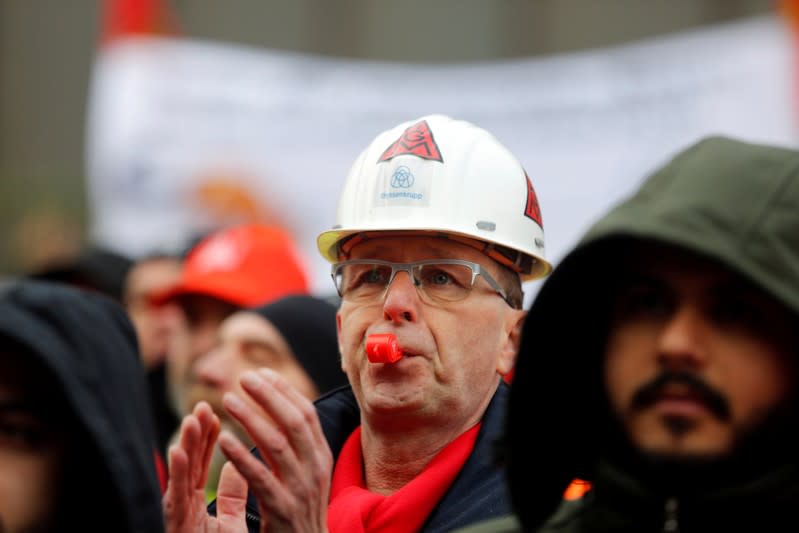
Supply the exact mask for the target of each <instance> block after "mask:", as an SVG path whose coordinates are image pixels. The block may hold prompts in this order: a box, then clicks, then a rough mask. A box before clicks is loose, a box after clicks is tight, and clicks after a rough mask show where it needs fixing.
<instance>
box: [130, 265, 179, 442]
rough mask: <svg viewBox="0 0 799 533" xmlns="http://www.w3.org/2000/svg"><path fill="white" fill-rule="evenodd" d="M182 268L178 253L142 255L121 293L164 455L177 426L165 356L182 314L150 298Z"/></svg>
mask: <svg viewBox="0 0 799 533" xmlns="http://www.w3.org/2000/svg"><path fill="white" fill-rule="evenodd" d="M181 268H182V260H181V258H180V257H179V256H177V255H170V254H166V253H155V254H150V255H147V256H145V257H142V258H141V259H138V260H136V261H135V262H134V263H133V265H132V266H131V267H130V269H129V270H128V272H127V275H126V276H125V282H124V285H123V293H122V302H123V304H124V305H125V309H126V311H127V312H128V316H129V317H130V319H131V321H132V322H133V326H134V327H135V328H136V334H137V336H138V339H139V354H140V356H141V361H142V364H143V365H144V370H145V372H146V376H147V385H148V388H149V391H150V404H151V407H152V410H153V419H154V424H155V432H156V438H157V439H158V447H159V450H160V452H161V454H162V455H163V456H164V457H166V451H167V445H168V443H169V439H170V437H171V436H172V433H174V431H175V429H176V428H177V427H178V426H179V425H180V419H179V418H178V417H177V415H176V414H175V412H174V410H173V409H172V408H171V406H170V405H169V400H168V397H167V386H166V356H167V348H168V344H169V339H170V336H171V334H172V332H173V330H174V329H175V327H177V323H178V322H177V321H179V320H180V318H181V317H180V309H179V308H178V307H177V305H176V304H175V303H174V302H164V303H161V304H160V305H156V304H155V303H154V302H153V298H154V297H155V296H156V295H158V294H161V293H163V292H164V291H165V290H167V289H169V288H171V287H173V286H174V285H175V284H176V283H178V281H179V280H180V275H181Z"/></svg>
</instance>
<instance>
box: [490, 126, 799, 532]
mask: <svg viewBox="0 0 799 533" xmlns="http://www.w3.org/2000/svg"><path fill="white" fill-rule="evenodd" d="M641 240H645V241H654V242H660V243H664V244H669V245H672V246H677V247H680V248H683V249H686V250H688V251H690V252H693V253H696V254H699V255H703V256H706V257H709V258H712V259H714V260H716V261H718V262H720V263H722V264H724V265H725V266H727V267H728V268H730V269H731V270H732V271H734V272H737V273H738V274H740V275H742V276H743V277H745V278H747V279H749V280H750V281H751V282H753V283H754V284H755V285H756V286H759V287H760V288H762V289H763V290H764V291H765V292H767V293H769V294H771V295H773V296H774V297H775V298H777V299H778V300H779V301H781V302H782V303H784V304H785V305H786V306H787V308H788V309H789V310H791V311H793V312H794V313H795V314H796V315H797V316H799V277H797V272H799V152H797V151H794V150H789V149H784V148H777V147H769V146H762V145H756V144H750V143H746V142H741V141H737V140H734V139H730V138H725V137H709V138H706V139H703V140H701V141H699V142H698V143H696V144H694V145H693V146H691V147H689V148H688V149H686V150H684V151H683V152H681V153H679V154H678V155H677V156H676V157H674V159H672V160H671V161H670V162H669V163H668V164H666V165H665V166H663V167H662V168H661V169H659V170H657V171H656V172H655V173H654V174H653V175H651V176H650V177H649V178H648V179H647V180H646V181H645V182H644V184H643V185H642V186H641V188H640V189H639V190H638V191H637V192H636V193H634V194H633V195H632V196H631V197H630V198H628V199H627V200H625V201H623V202H621V203H620V204H619V205H617V206H616V207H615V208H614V209H612V210H611V211H610V212H609V213H608V214H606V215H605V216H604V217H603V218H601V219H600V220H599V221H597V222H596V223H595V224H594V225H593V226H592V227H591V228H590V229H589V230H588V232H587V233H586V235H585V236H584V238H583V239H582V240H581V241H580V242H579V243H578V244H577V246H576V247H575V248H574V249H573V250H572V252H571V253H569V254H568V255H567V256H566V257H565V258H564V259H563V260H562V261H561V262H560V264H559V265H558V266H557V268H556V269H555V270H554V271H553V273H552V274H551V275H550V276H549V278H548V279H547V280H546V281H545V282H544V284H543V285H542V287H541V289H540V291H539V293H538V295H537V296H536V299H535V301H534V302H533V305H532V307H531V309H530V312H529V313H528V315H527V318H526V320H525V325H524V329H523V332H522V340H521V346H520V350H519V358H518V362H517V367H516V372H515V375H514V383H513V387H512V391H511V398H510V402H509V409H508V420H507V423H508V425H507V432H506V437H505V438H506V446H507V449H506V453H507V457H506V459H507V463H508V464H507V467H508V472H509V482H510V484H511V491H512V494H513V500H514V507H515V509H516V511H517V512H518V513H519V516H520V518H521V520H522V522H523V523H524V524H525V527H527V528H531V527H534V526H535V525H536V524H537V523H539V522H540V521H541V520H542V519H543V518H545V517H546V516H548V515H549V514H551V512H552V511H554V509H555V507H556V506H557V505H558V503H559V502H560V499H561V495H562V494H563V490H564V489H565V488H566V487H567V486H568V484H569V482H570V481H571V480H572V479H574V478H581V479H585V480H591V479H592V476H593V469H594V467H595V465H596V462H597V458H598V446H597V443H598V442H600V441H601V440H602V436H603V432H605V431H607V429H608V428H607V427H606V424H605V421H606V420H607V419H608V418H607V416H606V405H605V402H604V394H603V392H602V389H603V387H602V382H601V376H602V368H601V350H602V347H603V346H604V341H605V335H606V332H607V326H608V324H607V320H608V316H607V315H608V311H609V305H610V299H611V289H610V287H611V286H612V285H613V284H612V283H611V281H612V279H613V276H614V275H617V274H616V272H617V271H618V270H619V269H618V266H619V264H620V263H621V262H623V258H624V255H625V253H626V252H627V251H628V250H629V249H630V247H631V245H633V244H634V243H635V242H636V241H641ZM531 426H532V434H533V435H534V438H533V439H529V438H525V431H526V430H527V431H529V429H528V428H531ZM538 428H540V431H538V430H537V429H538ZM531 481H532V482H531Z"/></svg>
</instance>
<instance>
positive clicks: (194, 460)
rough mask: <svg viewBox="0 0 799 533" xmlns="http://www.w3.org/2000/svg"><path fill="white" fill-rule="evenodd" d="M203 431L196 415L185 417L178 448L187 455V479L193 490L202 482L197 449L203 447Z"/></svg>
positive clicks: (181, 426)
mask: <svg viewBox="0 0 799 533" xmlns="http://www.w3.org/2000/svg"><path fill="white" fill-rule="evenodd" d="M201 434H202V429H201V427H200V422H199V420H197V417H196V416H194V414H189V415H186V416H185V417H183V422H181V424H180V438H179V439H178V444H177V445H178V447H179V448H180V449H181V450H182V451H183V452H184V453H185V454H186V458H187V459H186V460H187V463H188V464H187V469H188V471H187V473H186V475H187V479H188V480H189V483H190V484H191V487H192V488H197V487H198V484H199V483H200V482H201V480H200V479H199V475H198V471H199V470H200V469H201V466H200V465H201V463H200V460H199V459H198V457H197V456H198V453H199V452H198V451H197V448H198V447H199V446H200V445H201V441H202V438H201Z"/></svg>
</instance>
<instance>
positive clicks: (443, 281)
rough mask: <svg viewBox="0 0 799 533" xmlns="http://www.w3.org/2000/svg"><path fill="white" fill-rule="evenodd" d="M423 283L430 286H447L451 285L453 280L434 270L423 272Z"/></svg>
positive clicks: (445, 273) (442, 272)
mask: <svg viewBox="0 0 799 533" xmlns="http://www.w3.org/2000/svg"><path fill="white" fill-rule="evenodd" d="M424 281H425V283H428V284H430V285H449V284H450V283H453V281H454V280H453V279H452V276H450V275H449V274H448V273H447V272H444V271H443V270H439V269H434V270H430V271H428V272H425V275H424Z"/></svg>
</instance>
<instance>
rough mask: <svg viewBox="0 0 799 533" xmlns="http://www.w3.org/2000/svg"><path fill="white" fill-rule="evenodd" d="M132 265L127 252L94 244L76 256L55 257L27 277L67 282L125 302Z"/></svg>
mask: <svg viewBox="0 0 799 533" xmlns="http://www.w3.org/2000/svg"><path fill="white" fill-rule="evenodd" d="M132 265H133V261H132V260H131V259H130V258H129V257H127V256H125V255H124V254H121V253H119V252H116V251H114V250H111V249H109V248H106V247H104V246H99V245H92V246H88V247H86V248H84V249H83V250H82V251H81V252H79V253H78V254H77V255H75V256H71V257H67V258H60V259H58V260H53V261H52V262H49V263H47V264H45V265H43V266H41V267H39V268H37V269H35V270H34V271H33V272H31V273H30V274H29V275H28V276H26V277H29V278H32V279H38V280H46V281H56V282H60V283H66V284H67V285H72V286H74V287H80V288H82V289H87V290H92V291H96V292H99V293H101V294H105V295H106V296H110V297H111V298H113V299H114V300H116V301H117V302H122V299H123V296H122V293H123V291H124V285H125V277H126V276H127V274H128V270H130V267H131V266H132Z"/></svg>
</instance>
